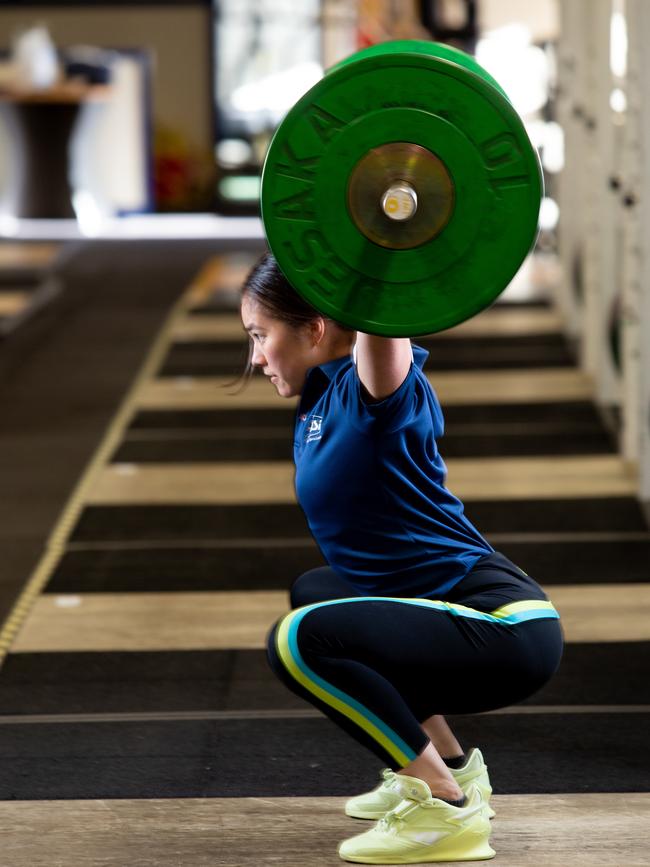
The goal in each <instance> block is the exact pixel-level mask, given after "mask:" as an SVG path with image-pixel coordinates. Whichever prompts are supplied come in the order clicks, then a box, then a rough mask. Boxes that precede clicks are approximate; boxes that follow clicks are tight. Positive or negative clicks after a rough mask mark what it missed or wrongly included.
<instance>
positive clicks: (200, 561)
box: [45, 534, 650, 593]
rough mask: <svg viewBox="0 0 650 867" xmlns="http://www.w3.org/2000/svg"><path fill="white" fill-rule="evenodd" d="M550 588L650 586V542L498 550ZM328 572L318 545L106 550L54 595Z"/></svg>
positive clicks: (245, 586) (241, 584) (208, 586)
mask: <svg viewBox="0 0 650 867" xmlns="http://www.w3.org/2000/svg"><path fill="white" fill-rule="evenodd" d="M494 545H495V547H497V548H498V549H499V550H500V551H502V552H503V553H504V554H505V555H506V556H507V557H510V559H511V560H513V561H514V562H515V563H517V564H518V565H519V566H520V567H521V568H522V569H524V571H526V572H528V574H530V575H533V576H534V577H535V578H536V579H537V580H538V581H539V583H540V584H542V585H543V586H547V587H551V586H553V585H557V584H617V583H619V584H620V583H644V582H646V581H647V580H648V563H649V562H650V534H648V536H647V537H646V538H634V537H633V538H630V539H628V540H625V539H621V540H618V541H610V540H607V539H600V538H599V537H598V536H597V535H594V538H593V539H592V540H585V539H584V538H583V539H582V540H581V541H576V542H571V541H567V540H557V541H552V542H548V541H544V540H542V541H539V542H502V543H498V544H497V542H496V541H495V542H494ZM322 564H323V558H322V556H321V555H320V553H319V551H318V549H317V547H316V544H315V542H312V541H311V539H310V538H309V537H308V536H307V535H305V537H304V538H303V539H302V540H301V541H300V542H295V543H293V544H292V543H287V544H285V545H281V546H280V545H274V544H273V543H272V542H271V541H269V542H266V543H265V541H264V540H261V541H260V542H259V543H253V542H251V541H248V542H242V543H240V544H232V545H231V544H226V545H224V546H223V547H212V548H211V547H201V546H199V545H192V546H188V547H186V548H178V547H176V548H175V547H164V548H155V547H146V546H144V545H143V546H141V547H139V548H138V547H132V548H120V547H115V548H113V547H105V548H93V549H91V550H86V551H84V550H81V551H74V550H73V551H68V552H66V553H65V554H64V555H63V557H62V558H61V560H60V561H59V563H58V564H57V567H56V569H55V571H54V573H53V575H52V577H51V579H50V581H49V582H48V584H47V587H46V588H45V592H46V593H161V592H163V593H168V592H173V591H177V592H184V591H187V592H197V591H198V592H200V591H206V590H209V591H224V590H227V591H244V590H286V589H287V588H288V587H289V586H290V584H291V583H292V581H293V580H294V579H295V578H297V577H298V575H301V574H302V573H303V572H306V571H307V570H308V569H313V568H315V567H316V566H320V565H322Z"/></svg>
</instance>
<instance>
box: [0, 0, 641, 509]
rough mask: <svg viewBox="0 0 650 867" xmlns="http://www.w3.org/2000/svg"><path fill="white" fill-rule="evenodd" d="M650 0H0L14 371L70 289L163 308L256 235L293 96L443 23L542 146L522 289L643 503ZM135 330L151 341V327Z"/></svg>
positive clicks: (4, 290)
mask: <svg viewBox="0 0 650 867" xmlns="http://www.w3.org/2000/svg"><path fill="white" fill-rule="evenodd" d="M647 7H648V4H647V3H645V2H643V0H537V2H535V3H534V4H530V3H526V4H524V3H520V2H515V0H354V2H353V0H186V2H173V0H167V2H158V3H153V2H145V0H142V2H125V0H122V2H115V3H106V2H101V3H100V2H94V0H77V2H75V0H72V2H67V3H44V2H40V3H35V2H30V0H23V2H16V3H9V2H4V3H3V4H2V5H1V6H0V266H1V267H0V340H2V341H3V342H2V343H0V376H2V375H3V371H4V372H5V373H6V372H9V373H11V372H12V371H15V370H16V369H17V368H18V367H20V366H21V365H22V364H23V363H24V355H23V354H21V353H22V349H21V348H20V347H21V344H20V340H22V341H23V342H24V344H25V345H26V346H29V347H32V348H33V347H34V346H40V345H41V344H40V343H39V341H42V340H43V339H44V335H45V336H46V337H47V338H48V339H50V338H52V339H54V338H55V337H56V336H57V335H58V336H59V337H60V336H61V335H62V334H63V330H64V327H65V325H66V323H67V321H68V320H67V319H66V314H65V312H64V311H65V309H66V305H67V306H68V307H70V306H71V305H74V304H76V303H77V302H76V301H74V300H73V299H74V298H75V297H76V296H75V294H74V293H75V287H78V289H77V290H76V291H78V292H79V293H82V294H81V295H80V296H79V297H83V304H87V305H88V304H92V303H95V301H96V300H97V299H99V298H105V301H104V302H103V303H105V304H106V305H107V307H108V309H109V310H111V311H112V313H114V314H115V315H117V310H118V299H119V297H122V298H123V301H124V303H126V302H127V299H128V300H130V301H131V302H132V303H135V299H136V298H140V297H141V296H140V295H139V294H138V293H144V294H145V295H146V305H147V309H149V310H150V311H153V310H156V311H158V312H159V313H160V315H162V313H163V312H164V311H165V310H166V309H167V308H168V305H169V303H171V300H173V299H174V298H175V297H177V294H178V292H179V291H180V288H181V287H182V286H184V285H186V283H187V281H188V280H189V279H190V276H191V275H192V274H193V273H195V271H196V269H197V268H198V267H199V266H200V264H201V263H202V262H204V261H205V258H206V256H207V255H208V254H210V253H214V252H218V251H220V250H226V251H228V252H229V253H236V252H237V251H238V250H241V249H249V250H250V249H253V250H259V249H261V248H262V246H263V243H264V233H263V229H262V224H261V221H260V218H259V189H260V173H261V167H262V165H263V161H264V156H265V153H266V150H267V147H268V144H269V141H270V139H271V137H272V135H273V133H274V131H275V129H276V128H277V126H278V124H279V123H280V121H281V120H282V118H283V116H284V115H285V113H286V112H287V110H288V109H289V108H290V107H291V106H292V105H293V104H294V103H295V102H296V100H297V99H298V98H299V97H300V96H301V95H302V94H303V93H304V92H305V91H306V90H307V89H308V88H309V87H310V86H311V85H312V84H313V83H314V82H316V81H317V80H318V79H319V78H320V77H321V76H322V75H323V72H324V70H326V69H327V68H328V67H329V66H331V65H332V64H334V63H336V62H337V61H339V60H340V59H341V58H343V57H345V56H347V55H349V54H350V53H352V52H354V51H355V50H358V49H360V48H364V47H366V46H369V45H373V44H376V43H381V42H383V41H386V40H391V39H397V38H417V39H430V40H436V41H441V42H445V43H448V44H450V45H454V46H457V47H459V48H461V49H463V50H465V51H467V52H470V53H472V54H474V55H475V56H476V57H477V59H478V61H479V62H480V63H481V64H482V65H483V66H484V67H485V68H486V69H487V70H488V71H489V72H490V73H491V74H492V75H493V76H494V77H495V78H496V80H497V81H498V82H499V83H500V84H501V85H502V87H503V88H504V89H505V91H506V92H507V94H508V95H509V97H510V99H511V100H512V102H513V104H514V106H515V107H516V109H517V110H518V111H519V113H520V114H521V116H522V117H523V119H524V122H525V124H526V126H527V129H528V132H529V135H530V138H531V140H532V142H533V144H534V145H535V147H536V148H537V149H538V152H539V155H540V160H541V164H542V167H543V173H544V181H545V197H544V200H543V202H542V207H541V211H540V218H539V237H538V240H537V245H536V248H535V251H534V257H533V256H531V257H529V259H528V260H526V262H525V263H524V266H523V267H522V270H521V272H520V274H519V275H518V276H517V278H515V281H514V282H513V285H512V286H511V287H509V290H508V291H509V292H510V297H513V296H516V295H517V293H520V296H521V294H522V293H523V296H525V295H526V293H529V292H530V291H535V292H538V291H540V286H543V287H544V292H545V293H546V297H547V300H549V299H550V301H551V302H552V304H553V306H554V307H555V308H556V309H557V310H558V311H559V313H560V314H561V316H562V322H563V332H564V336H565V338H566V339H567V341H569V343H570V345H571V346H572V349H573V351H574V354H575V358H576V361H577V363H578V365H579V366H580V368H581V369H582V370H583V371H584V372H585V373H586V374H587V375H589V376H590V377H591V378H592V382H593V392H594V399H595V401H596V403H597V405H598V407H599V411H600V412H601V413H602V414H603V416H604V418H605V419H606V420H607V422H608V423H609V424H610V426H611V428H612V430H613V431H614V434H615V436H616V438H617V443H618V446H619V450H620V454H621V456H622V457H623V458H624V460H625V461H627V462H629V463H630V465H631V467H632V468H633V471H634V472H635V473H638V493H639V497H640V499H641V501H642V502H643V503H647V502H648V501H650V429H649V423H648V417H649V414H650V408H649V394H650V348H649V344H650V340H648V334H649V333H650V301H649V300H648V298H649V296H650V264H649V263H648V259H649V257H648V250H647V248H648V244H647V230H644V226H647V224H648V217H650V213H649V205H648V201H649V199H650V169H649V168H648V166H650V160H649V159H648V148H649V144H648V142H649V141H650V105H649V100H650V97H649V93H650V86H648V85H649V84H650V71H649V67H648V58H647V56H646V51H645V47H644V46H645V45H646V44H647V43H648V39H649V38H650V22H649V20H648V15H649V13H648V8H647ZM127 242H128V243H127ZM531 287H532V289H531ZM120 292H122V293H123V295H122V296H120ZM102 293H105V294H102ZM147 293H149V294H147ZM233 293H235V294H236V288H235V289H233ZM523 296H522V297H523ZM233 297H234V295H233ZM56 299H59V300H58V301H57V300H56ZM79 303H81V302H79ZM143 303H145V302H143ZM57 304H58V306H57ZM141 308H142V304H141V305H140V309H141ZM44 311H45V312H46V313H47V315H49V316H50V320H49V321H50V324H49V326H48V324H47V323H48V319H47V318H43V315H44ZM34 317H37V321H38V324H37V325H33V324H32V325H30V322H31V321H32V320H33V319H34ZM38 317H40V318H38ZM152 321H153V320H152ZM131 324H132V323H131ZM30 328H31V331H30V330H29V329H30ZM19 334H20V335H23V336H22V337H19V336H18V335H19ZM30 335H31V337H30ZM134 340H135V338H134ZM139 340H140V343H139V344H138V345H140V346H143V347H144V346H146V345H147V344H146V340H147V336H146V334H145V333H144V332H143V333H142V334H140V337H139ZM30 351H31V350H30ZM118 361H119V359H118ZM125 375H126V373H125Z"/></svg>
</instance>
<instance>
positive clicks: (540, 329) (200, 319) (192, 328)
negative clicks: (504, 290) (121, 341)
mask: <svg viewBox="0 0 650 867" xmlns="http://www.w3.org/2000/svg"><path fill="white" fill-rule="evenodd" d="M561 329H562V318H561V316H560V315H559V314H558V313H556V312H555V311H553V310H546V309H544V308H532V309H530V310H527V309H526V308H520V307H513V308H512V309H507V308H506V309H504V308H498V307H492V308H490V309H489V310H485V311H484V312H483V313H479V314H478V316H474V317H473V318H472V319H468V320H467V321H465V322H461V323H460V325H456V326H455V327H454V328H449V329H448V330H447V331H443V332H442V333H441V335H440V337H441V339H447V338H453V337H511V336H517V337H519V336H523V335H527V334H528V335H532V334H551V333H554V332H558V331H561ZM171 336H172V338H173V340H175V341H179V342H191V341H194V340H215V341H218V340H244V339H245V333H244V330H243V326H242V322H241V319H240V317H239V316H238V315H237V314H234V313H226V314H215V315H205V316H182V317H179V318H178V319H177V320H176V322H175V324H174V327H173V328H172V332H171ZM413 342H414V343H417V342H418V338H417V337H415V338H413Z"/></svg>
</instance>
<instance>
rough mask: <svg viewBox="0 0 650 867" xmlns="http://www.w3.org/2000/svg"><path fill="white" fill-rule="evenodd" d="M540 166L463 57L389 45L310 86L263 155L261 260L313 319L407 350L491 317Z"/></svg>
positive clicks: (526, 247) (506, 106)
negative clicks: (478, 317) (407, 341)
mask: <svg viewBox="0 0 650 867" xmlns="http://www.w3.org/2000/svg"><path fill="white" fill-rule="evenodd" d="M542 194H543V182H542V174H541V169H540V164H539V159H538V156H537V153H536V151H535V149H534V148H533V146H532V144H531V142H530V140H529V138H528V135H527V133H526V130H525V128H524V124H523V122H522V120H521V118H520V117H519V115H518V114H517V112H516V111H515V109H514V108H513V106H512V104H511V103H510V101H509V99H508V97H507V96H506V94H505V92H504V91H503V90H502V88H501V87H500V86H499V84H498V83H497V82H496V81H495V80H494V79H493V78H492V77H491V76H490V75H489V74H488V73H487V72H486V71H485V70H484V69H483V68H482V67H481V66H480V65H479V64H478V63H477V62H476V61H475V60H474V59H473V58H472V57H471V56H470V55H468V54H465V53H464V52H462V51H459V50H458V49H455V48H451V47H450V46H447V45H442V44H439V43H430V42H422V41H416V40H400V41H395V42H387V43H383V44H381V45H376V46H372V47H371V48H367V49H364V50H363V51H359V52H357V53H356V54H353V55H351V56H350V57H348V58H346V59H345V60H343V61H342V62H340V63H338V64H337V65H336V66H334V67H332V68H331V69H330V70H328V72H327V73H326V74H325V76H324V77H323V78H322V79H321V80H320V81H319V82H317V83H316V84H315V85H314V86H313V87H312V88H311V89H310V90H309V91H308V92H307V93H306V94H305V95H304V96H303V97H302V98H301V99H300V100H299V101H298V102H297V103H296V104H295V105H294V106H293V108H292V109H290V111H289V112H288V114H287V115H286V116H285V118H284V119H283V121H282V122H281V124H280V126H279V127H278V129H277V130H276V132H275V135H274V136H273V139H272V140H271V143H270V145H269V149H268V152H267V155H266V159H265V162H264V167H263V171H262V184H261V211H262V219H263V223H264V230H265V233H266V236H267V240H268V243H269V247H270V249H271V252H272V253H273V255H274V256H275V258H276V260H277V262H278V265H279V267H280V269H281V270H282V272H283V273H284V275H285V276H286V277H287V279H288V280H289V282H290V283H291V284H292V285H293V286H294V288H295V289H296V290H297V291H298V292H299V293H300V294H301V295H302V296H303V297H304V298H305V299H306V300H307V301H309V302H310V303H311V304H312V305H313V306H314V307H316V308H317V309H318V310H320V311H321V312H322V313H324V314H325V315H326V316H330V317H331V318H333V319H336V320H337V321H339V322H342V323H343V324H345V325H347V326H349V327H351V328H354V329H356V330H359V331H366V332H369V333H373V334H382V335H385V336H392V337H401V336H417V335H421V334H428V333H432V332H435V331H441V330H443V329H445V328H450V327H451V326H453V325H456V324H457V323H459V322H462V321H463V320H465V319H468V318H469V317H471V316H473V315H474V314H476V313H478V312H479V311H480V310H482V309H484V308H485V307H487V306H488V305H490V304H491V303H492V302H493V301H494V300H495V298H496V297H497V296H498V295H499V294H500V293H501V292H502V291H503V289H505V287H506V286H507V285H508V283H509V282H510V281H511V280H512V278H513V276H514V275H515V273H516V272H517V270H518V269H519V267H520V266H521V263H522V262H523V260H524V258H525V257H526V255H527V254H528V252H529V251H530V249H531V247H532V245H533V244H534V242H535V238H536V236H537V220H538V213H539V206H540V201H541V197H542Z"/></svg>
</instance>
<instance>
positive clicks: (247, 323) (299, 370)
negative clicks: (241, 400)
mask: <svg viewBox="0 0 650 867" xmlns="http://www.w3.org/2000/svg"><path fill="white" fill-rule="evenodd" d="M241 318H242V322H243V323H244V329H245V330H246V331H247V332H248V334H249V335H250V338H251V340H252V341H253V357H252V359H251V360H252V363H253V364H254V365H255V366H256V367H260V368H261V369H262V372H263V373H264V375H265V376H268V377H270V379H271V382H272V383H273V385H274V386H275V387H276V389H277V390H278V394H279V395H280V396H281V397H294V396H296V395H298V394H300V393H301V392H302V389H303V386H304V384H305V378H306V376H307V371H308V370H309V368H310V367H313V366H314V365H315V364H316V363H317V362H316V361H315V355H314V343H313V339H312V329H311V328H310V326H309V325H305V326H304V327H302V328H294V327H292V326H291V325H288V324H287V323H286V322H283V321H282V320H281V319H275V318H274V317H272V316H269V314H268V313H267V312H266V311H265V310H264V308H263V307H262V306H261V305H259V304H256V303H255V302H254V301H251V300H250V299H249V298H248V296H244V298H243V300H242V304H241Z"/></svg>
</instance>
